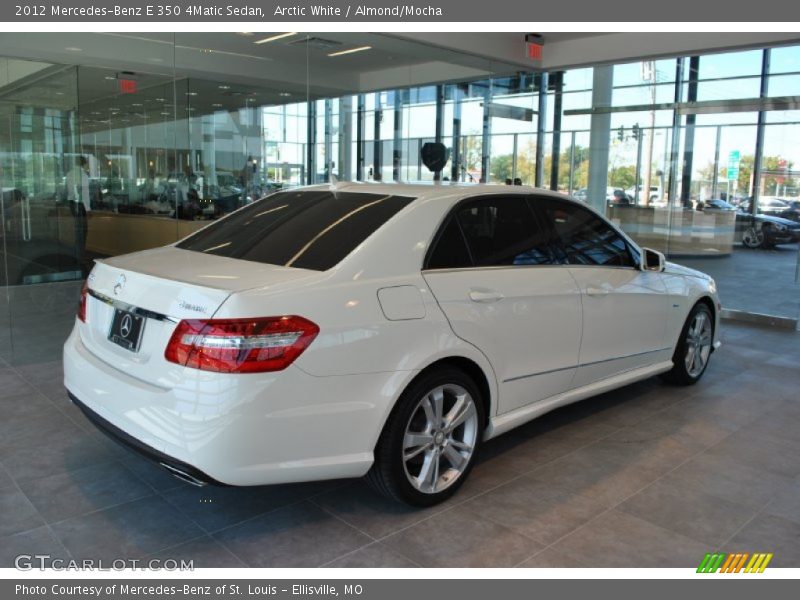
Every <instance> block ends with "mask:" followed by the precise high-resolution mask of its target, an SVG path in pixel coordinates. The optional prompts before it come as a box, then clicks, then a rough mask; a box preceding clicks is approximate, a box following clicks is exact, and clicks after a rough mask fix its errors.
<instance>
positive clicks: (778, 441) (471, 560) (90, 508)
mask: <svg viewBox="0 0 800 600" xmlns="http://www.w3.org/2000/svg"><path fill="white" fill-rule="evenodd" d="M723 338H724V342H725V345H724V346H723V348H722V349H721V350H720V351H719V352H718V353H717V354H716V355H715V356H714V357H713V361H712V363H711V366H710V367H709V370H708V372H707V373H706V376H705V378H704V379H703V381H702V382H701V383H700V384H699V385H697V386H695V387H692V388H675V387H669V386H666V385H663V384H661V383H660V381H659V380H658V379H652V380H648V381H644V382H641V383H638V384H635V385H632V386H629V387H626V388H624V389H621V390H617V391H614V392H610V393H607V394H604V395H603V396H600V397H597V398H594V399H590V400H587V401H585V402H583V403H580V404H576V405H573V406H570V407H566V408H564V409H561V410H559V411H557V412H555V413H551V414H550V415H547V416H545V417H543V418H541V419H539V420H537V421H534V422H532V423H530V424H529V425H527V426H525V427H523V428H521V429H518V430H516V431H513V432H511V433H509V434H508V435H506V436H503V437H501V438H499V439H497V440H493V441H491V442H489V443H488V444H487V445H486V446H485V448H484V450H485V452H484V454H483V457H482V460H481V462H480V464H478V465H477V467H476V469H475V470H474V472H473V473H472V476H471V478H470V479H469V481H468V482H467V483H466V485H465V486H464V487H463V488H462V490H461V491H460V493H459V494H458V495H457V496H456V497H455V498H454V499H452V500H451V501H449V502H447V503H446V504H445V505H443V506H438V507H434V508H430V509H426V510H413V509H409V508H406V507H403V506H400V505H397V504H393V503H391V502H388V501H386V500H384V499H383V498H382V497H380V496H378V495H376V494H374V493H373V492H372V491H370V490H369V489H368V488H367V487H366V486H365V485H364V483H363V482H362V481H332V482H321V483H309V484H302V485H283V486H273V487H263V488H250V489H234V488H202V489H198V488H194V487H190V486H187V485H185V484H183V483H181V482H180V481H178V480H176V479H173V478H172V477H170V476H169V475H167V474H165V473H163V472H162V471H161V470H159V469H158V468H157V467H154V466H151V465H150V464H149V463H147V462H145V461H143V460H142V459H140V458H139V457H138V456H135V455H132V454H129V453H128V452H127V451H125V450H122V449H120V448H118V447H117V446H115V445H114V444H113V443H111V442H109V441H108V440H106V439H105V438H104V437H103V436H102V435H101V434H99V433H98V432H96V431H95V430H94V429H93V428H92V426H91V425H90V424H89V423H88V422H87V421H86V420H85V419H84V418H83V417H82V415H81V414H80V413H79V412H78V411H77V410H76V409H75V408H74V407H72V406H71V405H70V404H69V403H68V401H67V399H66V397H65V394H64V391H63V389H62V386H61V366H60V363H59V362H58V361H54V362H41V361H39V362H35V361H31V360H29V361H27V364H17V365H16V366H13V367H12V366H8V363H6V362H5V361H2V360H1V359H0V365H2V366H0V406H2V408H3V418H2V420H0V566H11V564H12V561H13V557H14V556H15V555H17V554H20V553H25V554H43V553H46V554H50V555H52V557H54V558H70V557H71V558H75V559H80V558H85V557H97V558H103V559H104V560H106V561H109V560H112V559H115V558H125V557H127V558H144V557H158V558H162V559H163V558H173V559H184V560H185V559H194V561H195V566H197V567H201V566H214V567H236V566H245V565H246V566H262V567H277V566H322V565H327V566H341V567H379V566H383V567H413V566H427V567H466V566H475V567H481V566H497V567H511V566H524V567H575V566H590V567H659V566H683V567H692V566H696V565H697V564H698V563H699V561H700V560H701V559H702V557H703V555H704V553H705V552H707V551H710V550H714V549H722V550H727V551H734V550H737V551H747V552H754V551H759V552H774V554H775V558H774V559H773V562H772V564H773V565H774V566H792V567H798V566H800V434H799V433H798V432H800V393H799V392H798V390H800V369H799V368H798V365H800V333H790V332H785V331H779V330H770V329H760V328H756V327H752V326H744V325H739V324H737V325H734V324H729V323H727V324H725V327H724V331H723Z"/></svg>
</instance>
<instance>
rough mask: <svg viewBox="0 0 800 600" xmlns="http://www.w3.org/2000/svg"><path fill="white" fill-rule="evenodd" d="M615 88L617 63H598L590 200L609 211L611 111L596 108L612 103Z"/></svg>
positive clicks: (594, 81) (591, 133) (591, 137)
mask: <svg viewBox="0 0 800 600" xmlns="http://www.w3.org/2000/svg"><path fill="white" fill-rule="evenodd" d="M613 91H614V67H613V66H602V67H595V68H594V72H593V75H592V111H593V112H592V119H591V125H590V130H589V187H588V196H587V197H588V202H589V204H590V205H591V206H592V207H594V208H595V209H597V210H599V211H600V212H602V213H604V214H605V212H606V187H608V150H609V138H610V136H611V113H610V112H607V111H606V112H599V113H598V112H594V111H595V110H596V109H604V108H608V107H610V106H611V99H612V93H613Z"/></svg>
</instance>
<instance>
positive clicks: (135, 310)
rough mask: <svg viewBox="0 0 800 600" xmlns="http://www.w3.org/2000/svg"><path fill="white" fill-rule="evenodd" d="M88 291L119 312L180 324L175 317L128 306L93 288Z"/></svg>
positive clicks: (131, 305)
mask: <svg viewBox="0 0 800 600" xmlns="http://www.w3.org/2000/svg"><path fill="white" fill-rule="evenodd" d="M87 291H88V294H89V295H90V296H92V297H93V298H96V299H97V300H99V301H100V302H102V303H104V304H108V305H109V306H112V307H113V308H117V309H119V310H124V311H126V312H129V313H133V314H134V315H137V316H140V317H144V318H146V319H153V320H155V321H169V322H170V323H178V322H180V319H176V318H174V317H169V316H167V315H164V314H161V313H158V312H155V311H152V310H147V309H146V308H140V307H138V306H134V305H133V304H128V303H127V302H122V301H120V300H115V299H114V298H111V297H109V296H106V295H105V294H101V293H100V292H98V291H95V290H93V289H92V288H89V289H88V290H87Z"/></svg>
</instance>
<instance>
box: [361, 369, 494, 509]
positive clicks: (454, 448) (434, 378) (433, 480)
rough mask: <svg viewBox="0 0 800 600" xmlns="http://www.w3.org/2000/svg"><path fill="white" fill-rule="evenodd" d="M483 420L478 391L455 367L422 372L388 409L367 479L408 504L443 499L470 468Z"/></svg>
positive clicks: (429, 503) (417, 504) (430, 502)
mask: <svg viewBox="0 0 800 600" xmlns="http://www.w3.org/2000/svg"><path fill="white" fill-rule="evenodd" d="M483 422H484V417H483V402H482V398H481V394H480V391H479V390H478V388H477V386H476V385H475V383H474V382H473V381H472V379H471V378H470V377H469V376H467V375H466V374H465V373H464V372H462V371H460V370H458V369H454V368H442V369H436V370H434V371H431V372H429V373H427V374H424V375H423V376H422V377H420V378H419V379H418V380H417V381H415V382H413V383H412V384H411V385H410V386H409V388H408V389H407V390H406V391H405V392H404V393H403V395H402V396H401V397H400V399H399V400H398V402H397V405H396V406H395V409H394V410H393V411H392V414H391V416H390V417H389V420H388V421H387V423H386V426H385V427H384V430H383V432H382V433H381V437H380V440H379V441H378V445H377V447H376V448H375V463H374V464H373V466H372V469H370V471H369V473H368V474H367V479H368V481H369V482H370V483H371V484H372V486H373V487H374V488H375V489H377V490H378V491H379V492H381V493H382V494H384V495H386V496H388V497H389V498H392V499H394V500H399V501H401V502H405V503H407V504H411V505H413V506H431V505H434V504H438V503H439V502H442V501H444V500H446V499H447V498H449V497H450V496H452V495H453V494H454V493H455V492H456V490H457V489H458V488H459V487H460V486H461V484H462V483H463V482H464V480H465V479H466V478H467V475H468V474H469V472H470V470H471V469H472V466H473V464H474V462H475V456H476V455H477V451H478V447H479V446H480V442H481V434H482V429H483V426H482V424H483Z"/></svg>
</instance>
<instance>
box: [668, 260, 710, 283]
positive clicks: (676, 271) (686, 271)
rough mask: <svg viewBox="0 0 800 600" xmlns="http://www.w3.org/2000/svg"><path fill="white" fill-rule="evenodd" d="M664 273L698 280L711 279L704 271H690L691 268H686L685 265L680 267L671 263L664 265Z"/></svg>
mask: <svg viewBox="0 0 800 600" xmlns="http://www.w3.org/2000/svg"><path fill="white" fill-rule="evenodd" d="M664 272H665V273H669V274H670V275H683V276H685V277H697V278H698V279H705V280H708V279H711V277H709V276H708V275H706V274H705V273H703V272H702V271H697V270H696V269H690V268H689V267H684V266H683V265H679V264H676V263H674V262H669V261H667V262H666V263H665V265H664Z"/></svg>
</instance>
